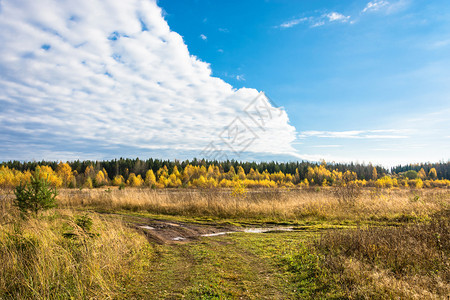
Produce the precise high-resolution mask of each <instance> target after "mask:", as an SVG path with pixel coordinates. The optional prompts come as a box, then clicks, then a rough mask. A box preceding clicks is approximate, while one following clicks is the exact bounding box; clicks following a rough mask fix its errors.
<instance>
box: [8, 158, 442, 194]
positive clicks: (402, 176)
mask: <svg viewBox="0 0 450 300" xmlns="http://www.w3.org/2000/svg"><path fill="white" fill-rule="evenodd" d="M36 172H37V173H39V174H40V175H39V176H41V177H42V178H46V179H47V180H48V181H49V182H50V183H51V184H52V185H53V186H56V187H60V186H63V187H70V188H75V187H78V188H83V187H85V188H93V187H100V186H106V185H113V186H119V187H125V186H132V187H143V186H147V187H151V188H167V187H169V188H177V187H195V188H197V187H199V188H213V187H233V186H235V185H236V183H239V184H243V185H245V186H247V187H250V188H254V187H287V188H293V187H300V188H303V187H309V186H357V187H364V186H368V187H381V188H391V187H413V188H422V187H447V186H450V180H446V179H442V178H439V176H438V173H437V170H436V169H435V168H431V169H430V170H429V171H428V172H426V171H425V169H424V168H420V169H419V171H415V170H411V169H410V170H407V171H401V172H399V173H394V174H392V173H391V174H388V173H387V172H388V171H387V170H386V169H384V168H382V167H379V166H375V167H374V166H372V165H370V164H369V165H363V164H326V163H325V162H322V163H320V164H318V163H311V162H304V161H303V162H290V163H277V162H269V163H256V162H237V161H226V162H217V161H205V160H201V161H198V160H196V159H194V160H193V161H187V160H186V161H183V162H180V161H163V160H153V159H149V160H146V161H143V160H140V159H138V158H137V159H122V158H121V159H119V160H111V161H95V162H94V161H73V162H66V163H63V162H59V163H57V162H45V161H43V162H17V161H12V162H7V163H3V164H1V165H0V187H14V186H17V185H18V184H20V183H21V182H27V181H28V182H29V181H30V178H31V176H32V174H33V173H36Z"/></svg>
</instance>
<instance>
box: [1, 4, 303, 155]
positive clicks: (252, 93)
mask: <svg viewBox="0 0 450 300" xmlns="http://www.w3.org/2000/svg"><path fill="white" fill-rule="evenodd" d="M46 3H47V4H48V5H46V6H45V8H43V7H42V5H41V4H40V3H38V2H37V1H33V0H23V1H15V0H2V2H1V4H2V10H1V12H0V40H1V41H2V46H1V47H0V128H1V130H0V139H1V140H2V141H8V143H4V142H2V143H0V154H1V157H0V160H2V159H32V158H35V159H41V158H43V157H44V156H45V155H48V154H49V153H58V156H57V157H58V159H64V155H65V157H66V158H70V159H73V158H76V157H77V156H78V157H81V158H86V157H89V158H92V157H95V158H102V156H101V155H105V156H106V155H108V156H109V157H117V156H121V155H122V154H123V155H127V154H128V155H130V156H137V155H141V154H142V153H147V152H146V151H150V150H153V149H163V150H164V153H167V151H173V153H174V154H173V157H177V156H178V157H179V154H180V153H183V151H194V152H195V153H199V150H202V149H203V148H204V147H205V146H207V145H208V143H209V142H210V141H211V140H214V139H215V138H216V137H217V134H218V133H219V132H221V131H222V130H223V128H224V127H225V126H226V125H228V124H230V122H232V121H233V119H235V118H236V116H238V115H239V113H241V112H242V109H243V108H245V107H246V106H247V105H248V104H249V102H250V101H252V100H253V99H254V98H255V97H256V96H257V95H258V94H259V92H258V91H257V90H255V89H250V88H241V89H235V88H233V87H232V86H231V85H230V84H228V83H226V82H225V81H223V80H222V79H220V78H217V77H213V76H212V71H211V68H210V65H209V64H208V63H205V62H203V61H201V60H199V59H198V58H197V57H195V56H192V55H191V54H190V53H189V51H188V48H187V46H186V44H185V43H184V41H183V38H182V37H181V36H180V35H179V34H177V33H176V32H173V31H171V30H170V28H169V26H168V24H167V22H166V21H165V20H164V18H163V16H162V11H161V9H160V8H159V7H158V5H157V3H156V1H142V0H129V1H106V2H105V1H102V0H79V1H77V2H76V4H74V3H72V2H70V1H69V2H67V1H58V0H48V1H46ZM205 38H206V36H205ZM267 105H268V107H269V108H273V107H272V106H271V104H270V103H269V104H267ZM248 126H249V128H251V129H252V130H254V131H255V132H258V137H259V139H258V141H257V142H255V143H254V144H252V145H251V146H250V147H249V148H248V149H247V150H248V151H251V152H254V153H291V152H295V150H294V148H293V147H292V144H291V143H292V142H293V141H294V140H295V139H296V130H295V128H294V127H293V126H291V125H289V118H288V115H287V113H286V112H285V111H284V110H282V109H281V110H280V116H279V117H278V118H277V119H274V120H273V122H271V123H267V124H265V126H266V127H265V128H264V129H265V130H264V132H262V131H261V130H260V131H258V128H259V127H258V125H255V124H251V123H249V124H248ZM11 145H15V147H14V148H11ZM64 153H65V154H64ZM124 153H125V154H124ZM195 153H194V154H195ZM50 158H51V159H55V157H53V158H52V157H50Z"/></svg>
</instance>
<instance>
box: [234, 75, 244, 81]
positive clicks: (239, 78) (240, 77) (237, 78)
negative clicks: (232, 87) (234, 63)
mask: <svg viewBox="0 0 450 300" xmlns="http://www.w3.org/2000/svg"><path fill="white" fill-rule="evenodd" d="M236 80H239V81H245V77H244V75H236Z"/></svg>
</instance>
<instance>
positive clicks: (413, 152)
mask: <svg viewBox="0 0 450 300" xmlns="http://www.w3.org/2000/svg"><path fill="white" fill-rule="evenodd" d="M0 40H1V41H2V43H1V46H0V140H1V143H0V161H2V160H3V161H6V160H14V159H16V160H27V161H29V160H41V159H45V160H63V161H65V160H75V159H95V160H101V159H112V158H119V157H134V158H135V157H140V158H148V157H154V158H164V159H191V158H193V157H197V158H207V159H219V160H223V159H237V160H257V161H261V160H277V161H295V160H312V161H319V160H321V159H325V160H326V161H330V162H332V161H336V162H350V161H353V162H365V163H369V162H371V163H373V164H380V165H383V166H394V165H398V164H406V163H415V162H428V161H430V162H437V161H447V160H448V159H449V158H450V157H449V150H450V130H449V128H450V117H449V116H450V4H449V3H448V1H446V0H437V1H426V0H392V1H386V0H373V1H367V0H365V1H337V0H336V1H330V0H328V1H325V0H318V1H289V0H266V1H263V0H259V1H256V0H247V1H234V0H230V1H212V0H159V1H154V0H129V1H112V0H111V1H100V0H79V1H68V0H65V1H57V0H42V1H39V3H37V1H31V0H0Z"/></svg>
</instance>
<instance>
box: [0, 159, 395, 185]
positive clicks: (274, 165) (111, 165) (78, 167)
mask: <svg viewBox="0 0 450 300" xmlns="http://www.w3.org/2000/svg"><path fill="white" fill-rule="evenodd" d="M58 163H59V162H56V161H40V162H21V161H9V162H3V163H1V164H0V166H5V167H8V168H10V169H15V170H18V171H21V172H24V171H27V170H29V171H34V170H35V169H36V167H37V166H50V167H51V168H52V169H53V170H56V168H57V166H58ZM67 164H68V165H69V166H70V167H71V168H72V170H73V171H77V173H78V174H81V173H85V171H86V169H87V168H88V167H89V166H93V167H94V169H95V170H97V171H99V170H103V169H105V170H106V172H107V173H108V174H109V177H110V178H109V179H113V178H114V177H115V176H117V175H121V176H123V177H124V178H127V177H128V176H129V174H131V173H134V174H135V175H141V177H144V176H145V174H146V172H147V171H148V170H153V172H154V173H155V174H156V172H157V171H158V170H159V169H160V168H162V167H164V166H166V167H167V169H168V172H169V173H172V172H173V169H174V167H175V166H176V167H177V169H178V171H179V172H183V171H184V169H185V168H186V166H188V165H190V166H194V167H201V166H204V167H205V168H206V169H208V168H209V167H210V166H218V167H219V169H220V170H221V172H222V173H227V172H229V171H230V169H231V167H233V168H234V170H237V169H238V168H239V167H242V168H243V169H244V172H245V173H246V174H248V173H250V170H251V169H253V170H255V171H258V172H259V173H263V172H264V171H267V172H268V173H271V174H272V173H277V172H282V173H284V174H291V175H295V173H296V170H298V174H299V176H300V179H301V180H303V179H305V178H307V173H308V167H315V166H318V165H321V164H322V165H323V164H324V163H313V162H307V161H302V162H286V163H285V162H274V161H272V162H259V163H257V162H240V161H235V160H227V161H215V160H214V161H210V160H198V159H195V158H194V159H193V160H185V161H178V160H174V161H171V160H160V159H152V158H150V159H147V160H141V159H139V158H136V159H129V158H120V159H113V160H105V161H90V160H85V161H79V160H76V161H71V162H67ZM325 168H326V169H327V170H329V171H333V170H337V171H339V172H345V171H352V172H355V173H356V175H357V176H358V178H359V179H365V180H369V179H372V173H373V168H374V166H372V165H371V164H368V165H366V164H354V163H350V164H343V163H327V164H325ZM375 168H376V170H377V173H378V175H379V176H384V175H387V174H389V170H388V169H385V168H383V167H381V166H375Z"/></svg>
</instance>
